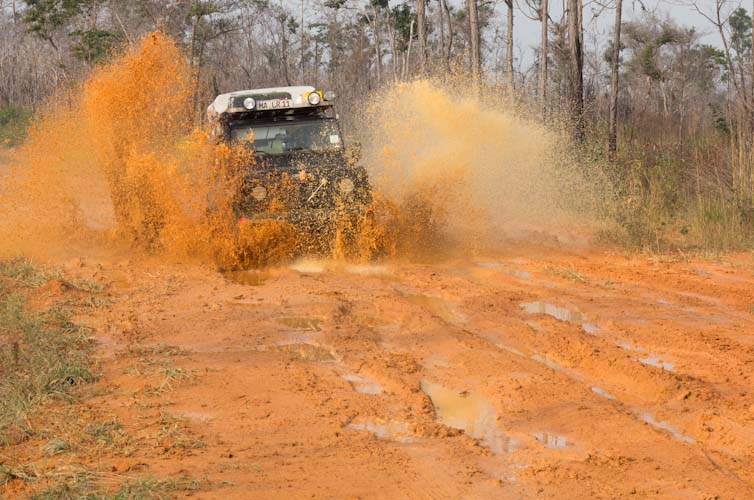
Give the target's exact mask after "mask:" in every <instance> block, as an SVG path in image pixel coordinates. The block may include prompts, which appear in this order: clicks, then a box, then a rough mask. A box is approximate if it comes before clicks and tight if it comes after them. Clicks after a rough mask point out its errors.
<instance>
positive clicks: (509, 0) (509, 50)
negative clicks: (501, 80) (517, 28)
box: [503, 0, 515, 93]
mask: <svg viewBox="0 0 754 500" xmlns="http://www.w3.org/2000/svg"><path fill="white" fill-rule="evenodd" d="M503 1H504V2H505V5H506V6H507V7H508V17H507V19H508V21H507V25H506V26H507V30H506V33H505V36H506V42H505V43H506V55H505V59H506V66H507V73H508V89H509V90H510V92H511V93H513V90H514V89H515V79H514V76H513V0H503Z"/></svg>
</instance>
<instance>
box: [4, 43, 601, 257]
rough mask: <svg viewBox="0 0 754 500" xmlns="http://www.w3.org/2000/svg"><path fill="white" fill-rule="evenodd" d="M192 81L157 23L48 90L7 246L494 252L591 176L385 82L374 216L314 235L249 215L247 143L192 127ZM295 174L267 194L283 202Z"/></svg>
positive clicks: (185, 251) (21, 158)
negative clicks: (238, 203)
mask: <svg viewBox="0 0 754 500" xmlns="http://www.w3.org/2000/svg"><path fill="white" fill-rule="evenodd" d="M192 91H193V88H192V79H191V72H190V68H189V67H188V66H187V64H186V62H185V58H184V57H183V55H182V54H181V51H180V49H179V48H178V47H177V46H176V45H175V44H174V43H173V42H172V41H171V40H170V39H168V38H167V37H166V36H165V35H164V34H162V33H159V32H157V33H152V34H149V35H147V36H145V37H144V38H143V39H142V40H141V42H140V43H139V44H138V45H137V46H135V47H132V48H130V49H129V50H128V51H126V52H125V53H124V54H123V55H122V56H120V57H117V58H115V59H114V60H113V61H112V62H110V63H109V64H107V65H104V66H102V67H100V68H98V69H97V70H95V71H94V72H93V74H92V75H91V76H90V77H89V79H88V80H87V81H86V82H84V83H83V84H82V85H81V86H80V87H78V88H76V89H73V90H70V91H68V92H61V93H60V94H59V95H58V96H57V97H56V98H53V99H51V100H50V101H49V102H48V104H47V106H46V107H45V108H44V110H43V112H42V113H40V115H41V116H40V117H39V118H38V119H37V120H36V121H35V123H34V124H33V126H32V128H31V130H30V134H29V139H28V140H27V143H26V144H25V145H24V146H23V148H22V149H21V150H20V152H19V155H18V159H17V161H16V162H15V164H14V165H13V166H12V167H11V172H10V175H8V176H6V177H5V180H4V181H3V182H2V185H0V190H2V197H3V211H4V213H3V214H2V217H0V254H18V253H24V254H27V255H32V256H34V255H37V256H44V257H47V256H50V255H55V254H57V253H60V252H65V251H66V250H67V249H69V248H72V249H75V250H74V251H78V250H84V249H86V248H89V247H92V246H94V247H97V248H111V247H113V246H119V247H125V248H127V249H128V250H129V251H131V252H134V251H136V252H146V253H159V254H160V255H165V256H173V257H176V258H180V259H184V258H197V259H199V260H203V261H213V262H215V263H218V264H220V265H221V266H222V267H236V266H241V267H247V266H255V267H258V266H264V265H269V264H276V263H279V262H281V261H284V260H286V259H289V258H291V257H292V256H293V255H294V254H296V253H307V252H311V251H314V252H315V253H323V252H324V253H331V254H332V256H333V257H335V258H345V259H356V260H368V259H371V258H374V257H375V256H379V255H387V256H395V255H402V256H408V257H414V256H418V255H426V254H430V255H438V254H441V253H445V252H447V251H448V249H454V248H455V249H462V250H463V251H468V250H479V249H484V248H486V247H487V246H489V245H490V243H494V242H495V241H497V240H496V239H497V238H499V235H500V233H501V231H504V232H505V233H507V234H508V235H510V234H511V233H513V232H515V231H521V230H525V231H530V232H531V231H533V230H556V229H557V230H561V232H562V227H563V222H562V221H564V220H566V219H567V218H568V217H570V216H571V215H570V214H568V213H567V211H565V210H563V207H564V206H566V205H568V203H569V201H568V200H573V199H576V198H579V197H578V196H574V194H575V193H577V192H578V190H577V189H574V186H584V185H585V183H584V182H583V180H582V179H581V177H580V176H579V175H578V173H577V172H576V170H575V169H573V168H571V167H568V168H563V165H564V164H566V165H567V162H560V163H559V162H557V161H554V157H555V156H557V155H558V154H560V152H561V151H562V148H560V147H559V146H558V140H557V138H556V137H555V136H554V135H553V134H551V133H549V132H547V131H546V130H545V129H544V128H543V127H542V126H540V125H537V124H533V123H529V122H527V121H525V120H522V119H520V118H517V117H514V116H513V115H511V114H510V113H506V112H504V111H500V110H496V109H494V107H493V106H487V105H482V104H480V101H479V100H478V99H476V98H474V97H468V96H466V97H461V98H458V97H455V95H456V94H454V93H452V92H451V91H449V90H446V89H445V88H443V89H440V88H439V87H437V86H435V85H433V84H431V83H428V82H423V81H420V82H414V83H411V84H403V85H399V86H397V87H394V88H390V89H386V90H385V91H384V92H383V93H382V95H381V98H380V99H377V100H372V102H378V103H379V105H378V106H374V107H373V108H372V109H370V110H369V112H368V113H367V114H366V116H367V117H368V119H369V123H368V124H366V125H365V126H364V130H365V131H366V133H367V134H368V135H370V140H369V145H368V146H367V148H366V160H367V167H368V168H369V169H370V175H371V178H372V183H373V186H374V188H375V195H374V207H373V210H372V211H371V213H369V214H367V216H365V217H361V218H359V219H358V220H357V219H354V218H353V217H349V216H344V217H335V220H334V221H322V223H321V224H320V225H319V226H320V227H315V228H312V230H310V231H308V232H307V231H299V230H297V229H295V228H293V227H292V226H290V225H288V224H286V223H280V222H275V221H272V220H270V221H263V222H262V223H254V224H240V225H239V224H238V223H237V220H236V217H235V214H234V211H233V201H234V197H235V196H236V193H238V190H239V187H240V177H241V176H240V175H239V173H240V169H241V168H243V167H245V168H253V166H251V167H249V166H250V165H252V163H253V160H252V158H251V157H250V156H249V155H250V153H251V152H250V151H248V150H241V149H240V148H231V147H228V146H225V145H217V144H215V143H214V142H213V141H211V140H209V138H208V136H207V135H206V134H205V133H203V132H201V131H199V130H196V129H195V128H194V127H193V125H192V109H193V108H192V102H191V96H192ZM0 179H2V171H0ZM294 184H296V183H294ZM286 186H287V184H286V182H285V179H284V180H283V181H282V182H281V183H280V185H279V186H271V187H270V193H271V197H273V198H275V199H277V198H278V197H279V198H280V199H281V200H283V199H285V197H286V193H285V191H286ZM294 187H295V186H294ZM278 190H279V191H281V192H280V193H277V191H278ZM276 193H277V194H276ZM586 198H587V197H583V196H581V197H580V198H579V199H582V200H583V199H586ZM336 213H340V211H338V212H336Z"/></svg>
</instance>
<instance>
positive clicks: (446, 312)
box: [406, 295, 468, 323]
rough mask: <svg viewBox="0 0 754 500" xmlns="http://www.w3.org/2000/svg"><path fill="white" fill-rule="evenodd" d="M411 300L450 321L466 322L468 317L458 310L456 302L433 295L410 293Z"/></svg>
mask: <svg viewBox="0 0 754 500" xmlns="http://www.w3.org/2000/svg"><path fill="white" fill-rule="evenodd" d="M406 298H407V299H408V300H409V302H412V303H414V304H416V305H419V306H421V307H423V308H425V309H427V310H428V311H430V312H431V313H432V314H434V315H436V316H438V317H439V318H440V319H442V320H444V321H446V322H448V323H465V322H466V321H468V318H467V317H466V315H465V314H462V313H460V312H458V311H457V310H456V306H455V304H453V303H452V302H449V301H447V300H445V299H442V298H440V297H435V296H433V295H408V296H406Z"/></svg>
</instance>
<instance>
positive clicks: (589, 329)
mask: <svg viewBox="0 0 754 500" xmlns="http://www.w3.org/2000/svg"><path fill="white" fill-rule="evenodd" d="M581 328H582V329H583V330H584V333H588V334H589V335H597V334H598V333H599V332H600V329H599V328H598V327H597V326H595V325H593V324H591V323H582V324H581Z"/></svg>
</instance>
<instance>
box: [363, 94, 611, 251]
mask: <svg viewBox="0 0 754 500" xmlns="http://www.w3.org/2000/svg"><path fill="white" fill-rule="evenodd" d="M471 88H473V86H471V85H465V86H464V85H463V82H461V83H452V84H444V85H443V86H440V85H439V84H435V83H432V82H428V81H416V82H411V83H407V84H399V85H397V86H395V87H392V88H390V89H387V90H386V91H384V92H382V93H381V94H380V95H379V96H377V97H378V98H377V99H371V102H373V103H375V104H374V105H371V106H370V107H369V109H368V112H367V113H366V114H365V116H366V123H365V124H364V127H365V128H366V129H367V130H368V133H369V136H370V139H369V140H368V141H367V142H368V144H367V146H366V147H365V157H366V159H367V161H368V165H369V166H370V176H371V179H372V183H373V185H374V186H375V188H376V189H377V190H378V191H379V192H380V193H382V195H383V196H384V198H385V199H386V201H387V203H389V204H391V205H392V206H394V207H395V208H394V210H393V211H394V214H395V215H397V218H394V219H393V221H392V224H393V226H395V228H396V229H395V231H394V232H397V233H398V241H397V248H398V251H399V252H402V251H403V252H406V251H409V252H411V251H414V250H417V249H419V250H425V251H426V250H429V251H431V252H436V251H438V250H439V249H445V250H446V249H448V248H452V247H455V248H457V249H460V250H463V251H474V250H478V251H484V250H485V249H486V248H489V247H490V246H494V245H496V244H497V243H499V242H500V241H501V240H502V239H511V238H512V239H518V238H526V239H531V238H537V239H541V238H542V237H544V238H545V239H548V240H555V239H557V240H559V241H561V242H572V241H573V240H574V239H577V238H581V236H578V235H579V234H588V233H589V232H590V227H591V228H593V227H594V225H595V223H596V218H595V216H594V214H595V213H596V210H595V208H594V207H595V206H597V199H598V197H599V195H598V193H599V192H600V186H601V185H602V183H601V181H600V180H599V179H597V180H595V179H590V180H589V181H587V180H586V179H585V177H584V171H583V169H582V168H581V167H580V166H579V165H578V163H577V162H576V161H573V160H571V159H570V158H571V156H570V154H569V153H568V148H567V147H566V146H565V143H564V141H562V140H561V138H560V137H559V136H557V135H556V134H555V133H553V132H551V131H549V130H548V129H547V128H545V127H544V126H542V124H541V123H539V122H535V121H531V120H527V119H524V118H522V117H520V116H516V115H515V114H514V113H513V112H511V111H509V110H507V109H506V107H505V104H506V103H505V102H504V101H505V98H503V97H502V95H500V94H496V95H494V96H493V97H481V98H480V97H477V96H474V95H473V93H472V92H470V89H471Z"/></svg>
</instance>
